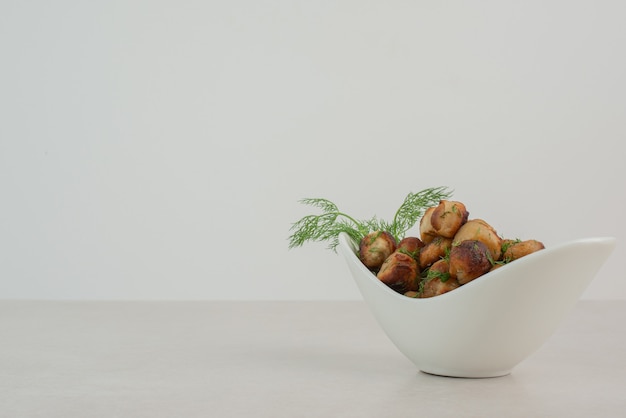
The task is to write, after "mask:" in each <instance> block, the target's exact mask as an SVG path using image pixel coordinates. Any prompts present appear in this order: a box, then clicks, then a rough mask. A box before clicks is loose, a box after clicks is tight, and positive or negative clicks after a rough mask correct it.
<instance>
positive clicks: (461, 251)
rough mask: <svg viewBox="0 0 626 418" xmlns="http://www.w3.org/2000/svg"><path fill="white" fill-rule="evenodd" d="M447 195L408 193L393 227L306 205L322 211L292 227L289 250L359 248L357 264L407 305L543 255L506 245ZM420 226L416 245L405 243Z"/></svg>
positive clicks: (321, 204) (533, 247)
mask: <svg viewBox="0 0 626 418" xmlns="http://www.w3.org/2000/svg"><path fill="white" fill-rule="evenodd" d="M450 197H451V192H450V191H449V190H448V189H447V188H445V187H435V188H430V189H425V190H422V191H420V192H418V193H409V195H407V197H406V198H405V200H404V202H403V204H402V205H401V207H400V208H399V209H398V211H397V212H396V214H395V216H394V218H393V221H392V222H385V221H382V220H379V219H378V218H376V217H373V218H371V219H369V220H366V221H358V220H355V219H354V218H353V217H351V216H349V215H347V214H345V213H343V212H340V211H339V209H338V207H337V206H336V205H335V204H334V203H332V202H330V201H328V200H326V199H304V200H303V201H302V202H303V203H305V204H308V205H312V206H316V207H318V208H320V209H322V211H323V213H322V215H308V216H305V217H304V218H302V219H301V220H299V221H298V222H295V223H294V224H293V225H292V229H291V231H292V235H291V236H290V248H292V247H296V246H300V245H302V244H303V243H304V242H306V241H330V248H331V249H335V247H336V245H337V237H338V236H339V234H340V233H342V232H343V233H346V234H347V235H349V236H350V237H351V238H352V239H353V240H354V241H355V243H358V256H359V259H360V260H361V262H362V263H363V265H365V266H366V267H367V268H368V269H369V270H370V271H371V272H372V273H373V274H374V275H376V277H377V278H378V279H379V280H380V281H381V282H382V283H384V284H385V285H387V286H388V287H389V288H391V289H393V290H394V291H396V292H398V293H402V294H403V295H405V296H407V297H414V298H429V297H434V296H439V295H442V294H444V293H447V292H450V291H452V290H455V289H458V288H459V287H461V286H463V285H465V284H467V283H469V282H471V281H472V280H475V279H477V278H479V277H481V276H482V275H484V274H486V273H488V272H490V271H492V270H495V269H497V268H499V267H501V266H503V265H505V264H508V263H510V262H512V261H515V260H518V259H519V258H521V257H524V256H526V255H528V254H531V253H533V252H536V251H539V250H542V249H544V248H545V246H544V245H543V243H542V242H541V241H537V240H535V239H530V240H524V241H522V240H521V239H518V238H516V239H511V238H502V237H501V236H500V235H499V234H498V232H497V231H496V229H495V228H494V227H493V226H492V225H490V224H489V223H488V222H486V221H485V220H483V219H480V218H474V219H472V218H470V216H469V211H468V209H467V207H466V206H465V204H464V203H462V202H459V201H455V200H451V199H450ZM418 222H419V237H417V236H405V235H406V233H407V231H409V230H410V229H411V228H413V227H414V226H415V225H416V224H418Z"/></svg>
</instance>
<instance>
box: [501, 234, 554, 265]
mask: <svg viewBox="0 0 626 418" xmlns="http://www.w3.org/2000/svg"><path fill="white" fill-rule="evenodd" d="M502 248H503V249H504V253H503V254H502V260H504V261H505V262H510V261H513V260H517V259H518V258H522V257H524V256H526V255H528V254H531V253H534V252H535V251H539V250H543V249H544V248H545V247H544V245H543V243H541V242H539V241H537V240H534V239H529V240H526V241H517V240H516V241H512V240H506V241H505V242H504V243H503V244H502Z"/></svg>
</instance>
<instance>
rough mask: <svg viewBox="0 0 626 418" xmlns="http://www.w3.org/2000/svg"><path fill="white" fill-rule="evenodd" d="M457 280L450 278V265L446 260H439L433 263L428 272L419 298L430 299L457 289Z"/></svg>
mask: <svg viewBox="0 0 626 418" xmlns="http://www.w3.org/2000/svg"><path fill="white" fill-rule="evenodd" d="M459 286H460V284H459V282H458V280H457V279H454V278H452V277H450V264H449V263H448V260H445V259H441V260H439V261H437V262H436V263H434V264H433V265H432V266H431V267H430V269H429V270H428V275H427V276H426V278H425V279H424V281H423V285H422V288H421V292H420V294H419V297H420V298H431V297H434V296H438V295H443V294H444V293H447V292H449V291H451V290H454V289H456V288H457V287H459Z"/></svg>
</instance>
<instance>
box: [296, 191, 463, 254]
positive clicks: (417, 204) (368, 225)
mask: <svg viewBox="0 0 626 418" xmlns="http://www.w3.org/2000/svg"><path fill="white" fill-rule="evenodd" d="M450 196H451V192H450V191H448V189H447V188H445V187H434V188H430V189H425V190H422V191H420V192H417V193H409V195H408V196H407V197H406V198H405V199H404V202H403V203H402V205H401V206H400V208H399V209H398V210H397V211H396V213H395V215H394V217H393V221H392V222H391V223H389V222H386V221H385V220H382V219H378V218H377V217H376V216H374V217H372V218H370V219H366V220H358V219H355V218H353V217H352V216H350V215H348V214H346V213H344V212H341V211H340V210H339V208H338V206H337V205H336V204H334V203H333V202H331V201H330V200H328V199H323V198H305V199H301V200H300V203H302V204H304V205H308V206H312V207H315V208H318V209H320V210H321V211H322V213H321V214H319V215H307V216H305V217H303V218H302V219H300V220H298V221H297V222H294V223H293V224H292V225H291V228H290V231H291V232H292V234H291V235H290V236H289V248H295V247H300V246H302V245H303V244H304V243H306V242H323V241H326V242H328V243H329V244H328V248H329V249H331V250H333V251H336V248H337V245H339V234H341V233H342V232H345V233H346V234H348V236H350V238H351V239H352V240H353V241H354V242H356V243H358V242H360V241H361V239H363V237H365V236H366V235H367V234H369V233H370V232H373V231H387V232H389V233H390V234H391V235H393V237H394V238H395V239H396V240H398V241H400V240H401V239H402V238H404V235H405V234H406V232H407V231H408V230H409V229H410V228H412V227H413V226H414V225H415V223H416V222H417V221H418V220H419V219H420V218H421V217H422V215H423V214H424V211H425V210H426V209H427V208H428V207H430V206H433V205H436V204H438V203H439V201H440V200H442V199H447V198H449V197H450Z"/></svg>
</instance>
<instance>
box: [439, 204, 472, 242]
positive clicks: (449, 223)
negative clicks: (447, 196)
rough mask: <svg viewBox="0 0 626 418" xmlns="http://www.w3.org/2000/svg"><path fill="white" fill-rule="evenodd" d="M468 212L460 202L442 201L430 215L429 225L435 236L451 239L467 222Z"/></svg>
mask: <svg viewBox="0 0 626 418" xmlns="http://www.w3.org/2000/svg"><path fill="white" fill-rule="evenodd" d="M468 216H469V212H468V211H467V209H466V208H465V205H464V204H463V203H461V202H456V201H451V200H442V201H440V202H439V205H438V206H437V207H435V210H434V211H433V212H432V214H431V215H430V224H431V225H432V227H433V230H434V231H435V234H437V235H439V236H441V237H445V238H452V237H454V235H455V234H456V233H457V231H458V230H459V228H460V227H461V226H462V225H463V224H464V223H465V222H467V217H468Z"/></svg>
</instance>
